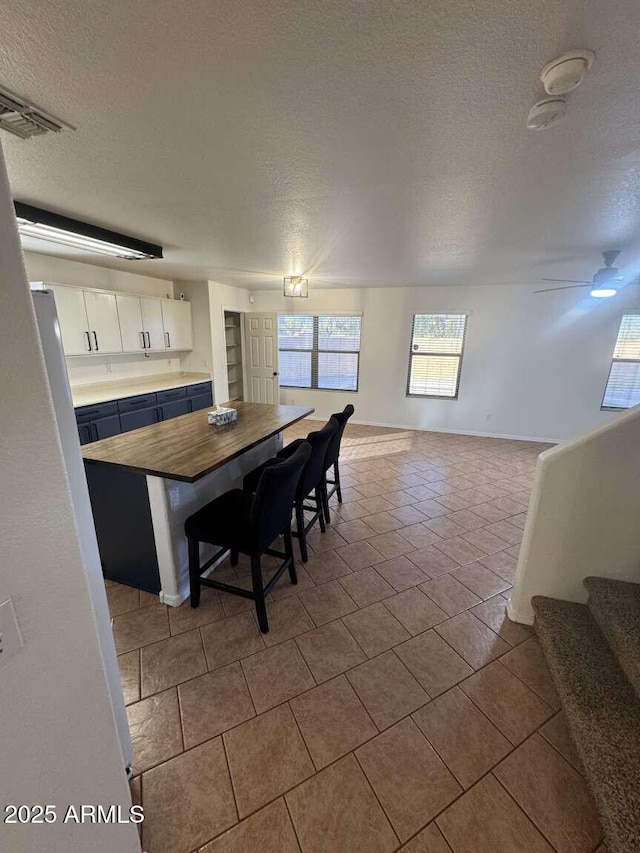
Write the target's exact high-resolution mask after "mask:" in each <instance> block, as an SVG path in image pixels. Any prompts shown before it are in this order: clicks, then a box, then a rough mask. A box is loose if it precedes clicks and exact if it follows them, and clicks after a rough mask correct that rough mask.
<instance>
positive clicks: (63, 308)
mask: <svg viewBox="0 0 640 853" xmlns="http://www.w3.org/2000/svg"><path fill="white" fill-rule="evenodd" d="M47 289H48V290H52V291H53V296H54V299H55V302H56V311H57V312H58V323H59V324H60V333H61V335H62V347H63V349H64V354H65V355H86V354H87V353H89V352H91V349H92V347H93V341H91V344H90V341H89V327H88V325H87V312H86V311H85V307H84V295H83V292H82V290H80V288H76V287H59V286H57V285H51V284H48V285H47Z"/></svg>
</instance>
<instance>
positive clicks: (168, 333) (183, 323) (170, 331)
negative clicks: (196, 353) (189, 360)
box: [162, 299, 193, 350]
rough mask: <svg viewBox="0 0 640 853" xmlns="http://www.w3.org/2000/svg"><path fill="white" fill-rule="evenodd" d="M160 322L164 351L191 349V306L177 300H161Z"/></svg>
mask: <svg viewBox="0 0 640 853" xmlns="http://www.w3.org/2000/svg"><path fill="white" fill-rule="evenodd" d="M162 321H163V325H164V342H165V348H166V349H168V350H169V349H173V350H190V349H193V328H192V325H191V304H190V303H189V302H181V301H179V300H177V299H163V300H162Z"/></svg>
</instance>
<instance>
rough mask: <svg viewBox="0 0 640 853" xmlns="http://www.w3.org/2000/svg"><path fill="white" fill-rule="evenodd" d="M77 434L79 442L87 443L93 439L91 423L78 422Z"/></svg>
mask: <svg viewBox="0 0 640 853" xmlns="http://www.w3.org/2000/svg"><path fill="white" fill-rule="evenodd" d="M78 435H79V436H80V444H89V442H90V441H93V433H92V431H91V424H90V423H88V424H78Z"/></svg>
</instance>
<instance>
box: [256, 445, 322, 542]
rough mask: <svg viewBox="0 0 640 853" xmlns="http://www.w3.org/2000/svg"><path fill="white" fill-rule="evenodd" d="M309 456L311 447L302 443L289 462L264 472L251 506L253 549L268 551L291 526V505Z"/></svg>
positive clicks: (283, 462) (280, 462) (281, 462)
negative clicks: (277, 537) (265, 549)
mask: <svg viewBox="0 0 640 853" xmlns="http://www.w3.org/2000/svg"><path fill="white" fill-rule="evenodd" d="M310 456H311V445H310V444H309V442H308V441H304V442H302V444H301V445H300V447H298V449H297V450H296V452H295V453H292V454H291V456H290V457H289V458H288V459H283V460H282V461H275V460H274V463H273V464H272V465H269V466H268V467H267V468H265V469H264V471H263V472H262V475H261V477H260V480H259V482H258V487H257V489H256V493H255V495H254V498H253V503H252V505H251V514H250V517H249V527H250V537H251V542H252V545H253V547H254V548H256V549H257V550H263V549H264V548H268V547H269V545H270V544H271V543H272V542H273V540H274V539H275V538H276V536H279V535H280V534H281V533H283V532H284V531H285V530H286V529H287V528H288V527H289V526H290V525H291V512H292V509H293V501H294V499H295V496H296V491H297V489H298V483H299V482H300V476H301V474H302V471H303V469H304V467H305V465H306V463H307V461H308V459H309V457H310Z"/></svg>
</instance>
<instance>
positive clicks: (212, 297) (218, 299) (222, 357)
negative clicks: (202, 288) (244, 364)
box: [207, 281, 258, 403]
mask: <svg viewBox="0 0 640 853" xmlns="http://www.w3.org/2000/svg"><path fill="white" fill-rule="evenodd" d="M207 284H208V288H209V311H210V317H211V342H212V346H213V371H212V372H213V393H214V400H215V402H216V403H225V402H226V401H227V400H228V399H229V396H230V395H229V384H228V382H227V378H228V377H227V349H226V337H225V333H224V312H225V311H240V312H241V313H244V312H247V311H249V310H252V311H253V310H258V309H257V308H255V306H254V305H251V303H250V302H249V291H248V290H243V289H242V288H240V287H230V286H229V285H227V284H220V283H219V282H217V281H210V282H207Z"/></svg>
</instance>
